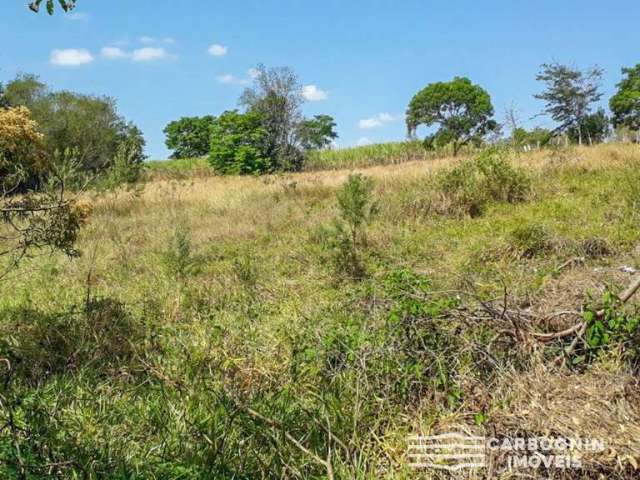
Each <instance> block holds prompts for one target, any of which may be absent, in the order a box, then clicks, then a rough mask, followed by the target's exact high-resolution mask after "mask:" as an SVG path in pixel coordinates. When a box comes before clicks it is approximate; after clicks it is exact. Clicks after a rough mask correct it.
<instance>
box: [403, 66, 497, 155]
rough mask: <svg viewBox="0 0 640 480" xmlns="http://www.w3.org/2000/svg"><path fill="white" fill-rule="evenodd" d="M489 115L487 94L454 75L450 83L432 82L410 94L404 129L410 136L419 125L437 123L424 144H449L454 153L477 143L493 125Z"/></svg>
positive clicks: (490, 106) (495, 125)
mask: <svg viewBox="0 0 640 480" xmlns="http://www.w3.org/2000/svg"><path fill="white" fill-rule="evenodd" d="M492 116H493V106H492V105H491V97H490V96H489V94H488V93H487V92H486V91H485V90H484V89H483V88H481V87H480V86H478V85H474V84H473V83H471V81H470V80H469V79H468V78H463V77H456V78H454V79H453V80H452V81H450V82H437V83H432V84H430V85H428V86H427V87H425V88H424V89H423V90H421V91H420V92H418V93H417V94H416V95H415V96H414V97H413V99H412V100H411V103H409V108H408V109H407V128H408V130H409V135H411V136H413V135H415V132H416V130H417V128H418V127H419V126H420V125H425V126H432V125H434V124H437V125H439V129H438V131H437V132H436V133H435V134H434V135H432V136H429V137H427V139H426V141H425V144H427V145H437V146H442V145H447V144H452V145H453V153H454V155H457V154H458V151H459V149H460V147H462V146H463V145H466V144H468V143H470V142H480V141H481V140H482V139H483V137H484V136H485V135H486V134H488V133H489V132H491V131H494V130H495V129H496V128H497V126H498V125H497V123H496V122H495V121H494V120H492V119H491V117H492Z"/></svg>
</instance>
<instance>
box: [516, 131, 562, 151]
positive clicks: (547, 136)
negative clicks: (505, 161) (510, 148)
mask: <svg viewBox="0 0 640 480" xmlns="http://www.w3.org/2000/svg"><path fill="white" fill-rule="evenodd" d="M552 138H553V133H552V132H551V130H548V129H546V128H534V129H533V130H530V131H527V130H525V129H524V128H516V129H514V130H513V132H512V133H511V139H512V140H513V143H514V144H515V146H516V147H519V148H522V147H529V148H533V147H535V148H540V147H544V146H546V145H548V144H549V142H550V141H551V139H552Z"/></svg>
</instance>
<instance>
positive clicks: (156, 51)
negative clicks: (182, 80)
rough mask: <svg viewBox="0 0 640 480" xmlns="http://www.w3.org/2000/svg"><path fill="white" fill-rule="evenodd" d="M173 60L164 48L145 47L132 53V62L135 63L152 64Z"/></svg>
mask: <svg viewBox="0 0 640 480" xmlns="http://www.w3.org/2000/svg"><path fill="white" fill-rule="evenodd" d="M169 58H173V55H170V54H169V53H168V52H167V51H166V50H165V49H164V48H161V47H143V48H138V49H137V50H134V51H133V52H131V60H133V61H134V62H151V61H154V60H166V59H169Z"/></svg>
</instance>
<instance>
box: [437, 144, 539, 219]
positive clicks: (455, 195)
mask: <svg viewBox="0 0 640 480" xmlns="http://www.w3.org/2000/svg"><path fill="white" fill-rule="evenodd" d="M505 155H506V153H505V152H504V151H502V150H498V149H490V150H487V151H486V152H484V153H482V154H481V155H479V156H478V157H476V158H475V159H473V160H467V161H465V162H463V163H461V164H460V165H459V166H457V167H455V168H453V169H451V170H449V171H447V172H443V173H441V174H439V175H438V176H437V178H436V183H437V185H438V188H439V190H440V191H441V192H442V194H443V195H444V197H445V199H446V203H447V206H446V209H448V210H452V211H454V212H461V213H463V214H464V215H470V216H472V217H475V216H479V215H481V214H482V213H483V211H484V209H485V207H486V206H487V205H488V204H489V202H508V203H518V202H522V201H524V200H525V199H526V198H527V196H528V194H529V193H530V190H531V180H530V179H529V177H528V176H527V174H526V173H525V172H524V171H522V170H520V169H517V168H514V167H513V166H511V165H510V164H509V162H508V161H507V160H506V158H505Z"/></svg>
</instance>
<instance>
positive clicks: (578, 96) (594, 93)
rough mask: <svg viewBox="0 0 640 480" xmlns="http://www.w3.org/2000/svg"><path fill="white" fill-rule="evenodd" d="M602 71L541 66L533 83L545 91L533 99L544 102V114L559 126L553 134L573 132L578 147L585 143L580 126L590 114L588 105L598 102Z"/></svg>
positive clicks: (594, 68)
mask: <svg viewBox="0 0 640 480" xmlns="http://www.w3.org/2000/svg"><path fill="white" fill-rule="evenodd" d="M602 73H603V71H602V69H600V68H597V67H593V68H590V69H588V70H586V71H581V70H577V69H573V68H571V67H568V66H566V65H561V64H559V63H552V64H543V65H542V70H541V72H540V73H539V74H538V75H537V77H536V80H538V81H540V82H543V83H545V84H546V86H547V89H546V90H545V91H544V92H542V93H539V94H537V95H535V98H537V99H539V100H543V101H544V102H546V105H545V111H544V112H545V113H546V114H547V115H549V116H551V118H552V119H553V120H555V121H556V122H558V123H559V124H560V125H559V126H558V128H557V129H556V131H559V132H564V131H567V130H568V129H571V128H573V129H575V131H576V136H577V138H578V143H579V144H580V145H582V143H583V141H584V140H585V138H586V137H585V132H584V131H583V122H585V119H586V118H587V116H588V115H589V113H590V111H591V105H592V104H593V103H595V102H597V101H598V100H600V98H602V93H601V92H600V80H601V78H602Z"/></svg>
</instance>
